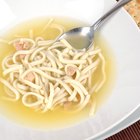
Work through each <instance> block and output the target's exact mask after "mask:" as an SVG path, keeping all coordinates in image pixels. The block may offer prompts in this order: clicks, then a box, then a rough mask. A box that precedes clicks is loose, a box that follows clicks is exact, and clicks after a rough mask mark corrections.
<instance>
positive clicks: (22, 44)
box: [14, 41, 29, 59]
mask: <svg viewBox="0 0 140 140" xmlns="http://www.w3.org/2000/svg"><path fill="white" fill-rule="evenodd" d="M14 47H15V49H16V50H17V51H20V50H27V49H28V48H29V43H28V42H24V41H17V42H15V43H14ZM25 56H26V55H25V54H21V55H20V56H19V57H20V59H23V58H24V57H25Z"/></svg>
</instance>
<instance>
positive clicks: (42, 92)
mask: <svg viewBox="0 0 140 140" xmlns="http://www.w3.org/2000/svg"><path fill="white" fill-rule="evenodd" d="M49 27H51V28H55V29H56V30H58V31H59V35H61V34H62V33H63V32H64V28H63V27H62V26H61V25H58V24H54V23H53V19H51V20H50V21H49V22H48V24H47V25H46V26H45V27H44V29H43V30H42V31H41V34H43V32H44V31H45V32H47V29H48V28H49ZM4 42H5V41H4ZM8 44H9V45H10V46H13V47H15V49H16V51H15V52H14V53H13V54H10V55H9V56H7V57H5V58H4V59H3V61H2V68H3V76H4V78H0V82H1V83H3V84H4V86H6V87H7V88H8V89H9V90H11V91H12V93H13V94H10V95H9V93H7V95H8V97H9V99H13V100H15V101H17V100H20V99H21V101H22V103H23V105H24V106H26V107H29V108H33V109H35V110H42V111H43V112H46V111H48V110H53V109H54V108H56V107H60V106H61V107H64V108H65V107H66V103H70V106H71V109H73V108H74V110H75V111H80V110H82V109H83V108H84V107H86V106H87V104H88V103H89V101H90V100H91V96H92V94H93V93H94V92H97V91H98V90H100V89H101V88H102V86H103V84H104V82H105V80H106V73H105V59H104V56H103V54H102V51H101V49H100V48H97V47H95V46H93V47H91V48H90V49H89V50H87V51H77V50H76V49H74V48H73V47H72V46H71V45H70V44H69V43H68V42H67V41H66V40H64V39H63V40H60V41H58V40H57V38H56V39H54V40H45V39H44V38H42V37H41V36H38V37H35V36H34V31H33V30H32V29H31V30H29V38H18V39H14V40H12V41H9V42H8ZM97 68H101V69H100V71H101V73H100V75H101V78H99V79H98V80H97V81H96V83H94V85H93V83H92V76H94V74H95V75H96V70H97ZM5 78H6V79H5ZM93 102H94V101H93ZM95 106H96V105H95V102H94V103H93V104H92V107H91V110H92V111H91V112H90V114H92V113H93V112H94V110H95V109H94V108H95Z"/></svg>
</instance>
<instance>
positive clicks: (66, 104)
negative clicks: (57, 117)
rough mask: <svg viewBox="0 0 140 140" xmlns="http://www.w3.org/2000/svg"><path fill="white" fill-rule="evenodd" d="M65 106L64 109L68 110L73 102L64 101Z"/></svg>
mask: <svg viewBox="0 0 140 140" xmlns="http://www.w3.org/2000/svg"><path fill="white" fill-rule="evenodd" d="M63 106H64V109H66V110H68V109H70V108H71V106H72V102H69V101H66V102H64V104H63Z"/></svg>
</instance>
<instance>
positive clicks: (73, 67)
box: [65, 64, 77, 76]
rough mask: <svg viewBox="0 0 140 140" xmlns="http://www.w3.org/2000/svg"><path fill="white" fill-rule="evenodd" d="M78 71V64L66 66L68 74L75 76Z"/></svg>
mask: <svg viewBox="0 0 140 140" xmlns="http://www.w3.org/2000/svg"><path fill="white" fill-rule="evenodd" d="M76 71H77V66H76V65H72V64H69V65H66V66H65V72H66V74H67V75H68V76H73V75H74V74H75V73H76Z"/></svg>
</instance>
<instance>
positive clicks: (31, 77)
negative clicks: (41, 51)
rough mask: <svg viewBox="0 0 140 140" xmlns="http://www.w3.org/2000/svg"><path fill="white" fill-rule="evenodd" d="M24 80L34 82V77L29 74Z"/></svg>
mask: <svg viewBox="0 0 140 140" xmlns="http://www.w3.org/2000/svg"><path fill="white" fill-rule="evenodd" d="M25 79H26V80H28V81H30V82H34V80H35V76H34V74H33V73H32V72H29V73H28V74H27V75H26V77H25Z"/></svg>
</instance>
